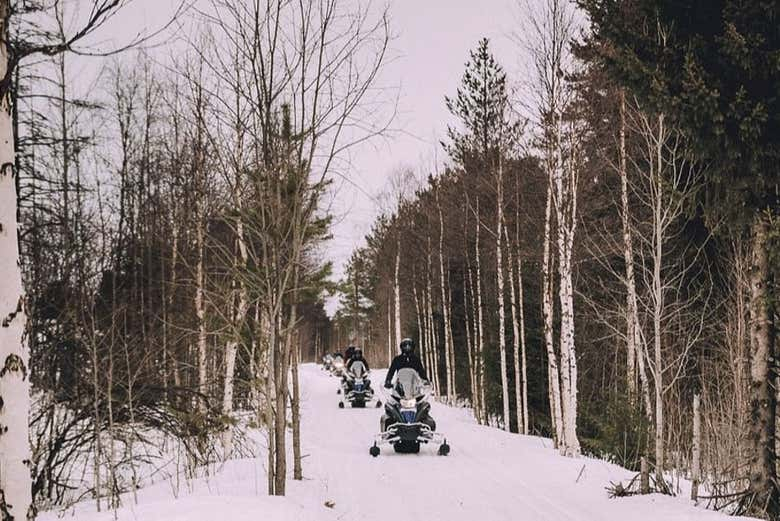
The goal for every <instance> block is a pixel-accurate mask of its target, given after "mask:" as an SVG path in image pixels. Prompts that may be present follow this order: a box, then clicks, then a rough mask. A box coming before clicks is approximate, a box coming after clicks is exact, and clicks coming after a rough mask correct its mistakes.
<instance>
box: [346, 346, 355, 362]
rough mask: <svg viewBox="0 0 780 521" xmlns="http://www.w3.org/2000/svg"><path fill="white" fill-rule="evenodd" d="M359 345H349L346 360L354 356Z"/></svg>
mask: <svg viewBox="0 0 780 521" xmlns="http://www.w3.org/2000/svg"><path fill="white" fill-rule="evenodd" d="M356 349H357V347H355V346H349V347H348V348H347V350H346V351H344V360H346V361H349V359H350V358H352V355H354V354H355V350H356Z"/></svg>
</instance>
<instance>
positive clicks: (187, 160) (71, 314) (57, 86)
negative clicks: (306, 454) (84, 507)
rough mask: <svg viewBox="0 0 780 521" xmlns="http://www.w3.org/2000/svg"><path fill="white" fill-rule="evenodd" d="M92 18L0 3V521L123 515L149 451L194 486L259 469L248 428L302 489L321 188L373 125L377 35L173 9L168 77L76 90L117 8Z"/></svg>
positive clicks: (282, 17) (262, 7)
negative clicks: (58, 509)
mask: <svg viewBox="0 0 780 521" xmlns="http://www.w3.org/2000/svg"><path fill="white" fill-rule="evenodd" d="M88 7H89V8H90V9H91V11H90V10H89V9H88V12H90V13H91V14H90V18H89V19H88V20H87V21H86V22H84V25H83V26H81V25H79V26H78V27H76V28H75V29H74V28H73V27H71V26H70V25H69V23H70V22H69V20H73V19H75V20H76V23H77V24H78V23H80V22H81V19H80V18H79V16H80V15H79V13H83V11H75V10H76V9H77V6H70V5H68V4H64V3H59V2H55V3H54V4H52V5H51V6H50V5H48V4H47V5H43V4H41V5H37V4H36V5H35V6H28V5H27V4H26V3H24V2H18V3H17V2H9V1H5V2H0V9H4V11H3V13H5V15H4V16H2V20H4V26H3V34H4V35H5V36H4V40H3V42H4V43H3V45H4V46H5V47H3V48H2V49H5V50H4V51H3V52H4V53H5V54H2V52H0V54H2V56H3V58H4V59H3V60H2V63H3V64H4V65H5V66H6V67H7V69H6V70H7V71H8V73H7V74H6V79H8V80H9V81H8V82H7V83H4V87H3V89H4V90H3V91H2V99H3V100H4V103H5V105H4V107H5V108H4V110H3V111H2V114H3V118H4V119H2V120H0V122H2V129H3V132H4V134H3V143H4V145H3V146H4V147H5V148H3V149H2V151H0V155H1V156H2V163H3V165H5V166H4V173H3V174H2V176H0V178H2V183H3V184H2V188H1V189H0V194H2V196H3V201H4V202H3V203H2V208H3V210H2V215H0V224H2V226H3V230H4V234H2V237H3V238H2V241H3V242H2V244H0V247H2V255H0V257H2V260H3V265H2V275H3V277H4V278H5V280H6V281H8V280H10V281H11V282H10V283H8V284H6V283H5V282H4V283H3V284H2V285H0V303H2V306H0V309H2V311H0V314H2V317H3V328H2V332H3V333H2V334H3V336H2V338H1V339H0V344H2V350H3V351H2V353H3V354H2V358H3V360H4V362H3V367H4V369H3V370H2V373H1V374H0V397H2V401H0V403H2V404H3V405H2V408H0V423H2V425H3V432H2V434H0V459H1V461H0V466H2V468H3V479H2V483H0V512H2V513H3V516H2V517H3V518H4V519H6V518H8V519H14V518H16V519H21V518H23V517H25V516H28V518H30V519H32V518H33V517H34V513H35V510H36V508H40V507H44V508H49V507H52V506H56V505H64V504H69V503H70V502H73V501H76V500H79V499H81V498H82V495H84V494H86V495H88V497H92V498H93V499H94V500H95V503H96V507H97V509H98V510H100V509H102V508H115V507H117V506H119V504H120V502H121V500H122V499H121V498H122V494H123V493H125V492H131V497H134V495H135V492H134V491H135V490H136V489H137V488H138V487H139V486H140V483H141V480H142V479H143V478H142V476H141V472H142V469H141V467H142V465H143V462H145V461H147V460H148V458H149V457H150V456H149V455H148V454H147V453H146V452H145V451H147V450H148V449H149V446H150V443H159V444H162V445H163V446H164V447H168V446H169V444H170V446H171V447H172V448H171V449H168V450H169V452H172V453H173V454H175V461H176V462H177V463H176V469H175V472H176V473H181V474H182V475H183V476H184V477H185V478H186V477H192V476H196V475H201V474H203V472H208V469H209V466H210V465H213V464H214V463H216V462H219V461H223V460H225V459H227V458H231V457H237V456H241V455H253V454H255V455H256V454H258V453H259V452H258V450H257V448H256V447H255V446H254V445H252V444H251V443H250V441H249V440H248V439H247V437H246V436H245V432H246V427H247V426H250V427H251V426H256V427H260V428H261V429H263V431H264V432H265V433H266V439H265V442H264V445H265V446H266V447H267V458H268V459H267V462H266V466H267V469H268V481H267V490H268V493H269V494H276V495H284V494H285V483H286V480H287V479H288V466H289V463H288V448H289V447H290V446H291V445H292V451H291V452H292V455H293V461H292V467H293V468H292V470H293V472H292V476H293V477H294V478H295V479H302V456H301V450H300V440H301V435H302V434H301V432H300V408H299V406H300V402H299V400H300V387H299V385H298V380H297V365H298V364H299V363H300V362H301V360H304V359H307V360H311V359H313V358H314V357H316V356H319V354H321V353H322V352H324V351H325V350H327V349H330V347H329V346H330V322H329V319H328V317H327V315H326V313H325V310H324V298H325V296H326V294H327V291H328V290H329V287H330V283H329V282H328V277H329V275H330V272H331V266H330V264H329V263H328V262H325V261H324V260H322V257H323V256H322V253H321V252H322V248H323V244H324V241H325V240H326V239H327V238H328V237H329V226H330V221H331V216H330V215H329V214H328V211H327V207H328V204H327V199H328V198H329V197H332V196H333V192H332V187H331V184H330V181H331V178H332V175H333V171H334V168H335V166H334V164H335V163H337V162H338V161H339V160H340V158H341V156H342V155H343V154H344V153H345V152H346V151H348V150H349V149H350V148H351V147H352V146H353V145H354V144H355V143H357V142H359V141H361V140H364V139H366V138H370V137H371V136H372V135H375V134H377V133H379V132H381V129H382V127H383V124H382V122H379V121H376V124H374V123H375V122H374V121H373V120H372V118H370V117H367V116H366V111H367V108H366V98H367V96H366V93H367V92H371V89H372V86H373V84H374V82H375V78H376V75H377V73H378V71H379V69H380V67H381V65H382V63H383V61H384V55H385V50H386V46H387V42H388V26H387V19H386V16H385V14H384V13H383V12H381V11H380V12H377V11H376V10H372V11H370V12H369V10H368V7H365V8H364V7H358V8H356V7H355V6H346V5H344V4H343V3H342V2H338V1H336V0H329V1H326V2H300V3H298V2H275V1H274V2H271V1H269V2H254V3H246V2H243V1H232V0H224V1H223V0H220V1H217V2H214V3H213V4H212V5H210V7H209V8H208V9H204V10H195V9H188V10H186V11H185V10H184V9H182V10H181V11H177V13H176V15H175V16H177V17H178V21H179V22H181V23H179V24H178V25H179V26H181V29H180V30H179V32H178V33H177V35H176V41H175V43H171V45H172V46H173V48H175V49H178V50H177V52H171V59H170V60H165V59H163V60H160V59H157V58H159V56H157V58H155V54H154V52H153V51H152V50H144V49H139V48H138V46H137V45H136V44H137V43H139V41H133V42H131V43H130V44H129V45H128V46H127V49H125V48H122V49H116V50H112V51H111V52H108V51H107V52H106V54H111V55H112V57H110V59H103V60H102V61H101V63H100V64H101V65H102V70H101V73H100V74H99V75H98V77H97V79H96V80H94V83H93V84H92V85H91V86H90V88H89V89H88V90H85V89H84V86H83V82H81V81H79V78H78V74H79V72H78V70H79V69H78V68H77V64H76V63H77V61H78V60H81V58H77V55H79V54H82V55H83V54H88V52H87V51H89V50H90V49H84V48H79V47H77V46H76V41H77V40H78V39H79V38H81V37H84V38H86V37H87V36H88V35H89V34H91V33H93V32H94V31H96V30H97V29H98V28H100V27H101V26H103V24H106V25H107V26H108V25H111V24H114V23H116V18H117V17H118V16H119V15H120V13H123V12H126V11H125V9H126V8H127V7H126V6H125V5H124V3H123V2H118V1H104V0H100V1H95V2H90V3H89V6H88ZM48 24H53V26H54V27H55V30H53V31H52V30H50V27H49V25H48ZM72 33H74V34H75V35H76V36H71V34H72ZM31 39H32V40H35V41H36V42H37V41H38V40H40V39H44V40H45V41H46V42H47V44H46V46H40V47H39V48H38V47H33V43H35V42H33V41H32V40H31ZM139 40H143V39H139ZM5 42H9V43H5ZM2 49H0V51H2ZM30 49H33V51H34V52H33V51H30ZM119 51H124V52H121V53H120V52H119ZM93 54H94V53H93ZM33 56H36V57H38V58H39V59H33V58H32V57H33ZM95 59H98V58H95ZM78 63H79V64H80V65H81V66H83V62H81V61H78ZM371 95H372V96H374V95H375V94H374V93H372V94H371ZM356 121H360V122H361V127H360V128H361V130H360V131H359V132H356V131H355V130H354V124H355V122H356ZM17 219H18V223H19V235H18V238H17V235H16V230H17V225H16V222H17ZM9 230H10V231H11V233H8V231H9ZM17 239H18V245H19V249H18V255H17V248H16V244H17ZM22 281H23V283H24V286H23V287H24V292H22V285H21V284H22ZM288 389H289V391H288ZM30 391H32V392H30ZM31 398H32V399H31ZM28 413H29V417H30V422H29V425H28V423H27V421H26V419H27V416H28ZM289 422H291V424H292V429H291V431H292V432H291V433H290V432H288V431H289V430H290V429H288V423H289ZM290 434H291V436H290ZM28 436H29V440H30V445H31V446H30V445H28V444H27V440H28ZM150 436H152V437H150ZM154 436H163V440H164V441H162V442H160V441H159V439H158V438H155V437H154ZM290 438H291V439H290ZM151 440H157V441H151ZM164 457H173V456H171V454H167V453H166V454H165V455H164ZM84 472H87V473H88V474H89V475H90V476H92V478H91V480H90V482H89V483H88V484H86V485H85V484H83V483H82V479H81V476H83V475H84ZM85 487H86V488H85Z"/></svg>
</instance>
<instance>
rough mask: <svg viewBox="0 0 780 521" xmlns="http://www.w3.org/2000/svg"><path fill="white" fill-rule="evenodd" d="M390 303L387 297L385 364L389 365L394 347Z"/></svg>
mask: <svg viewBox="0 0 780 521" xmlns="http://www.w3.org/2000/svg"><path fill="white" fill-rule="evenodd" d="M391 310H392V305H391V304H390V299H389V298H388V299H387V365H388V366H389V365H390V362H391V361H392V360H393V352H394V351H395V349H394V348H393V323H392V319H391V316H392V314H391V313H392V312H391Z"/></svg>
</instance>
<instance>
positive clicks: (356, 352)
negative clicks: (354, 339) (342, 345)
mask: <svg viewBox="0 0 780 521" xmlns="http://www.w3.org/2000/svg"><path fill="white" fill-rule="evenodd" d="M352 356H355V357H361V356H363V350H362V349H360V348H359V347H356V348H355V350H354V351H353V352H352Z"/></svg>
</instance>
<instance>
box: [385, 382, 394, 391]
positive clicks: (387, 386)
mask: <svg viewBox="0 0 780 521" xmlns="http://www.w3.org/2000/svg"><path fill="white" fill-rule="evenodd" d="M392 388H393V384H391V383H390V382H385V389H392Z"/></svg>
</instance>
